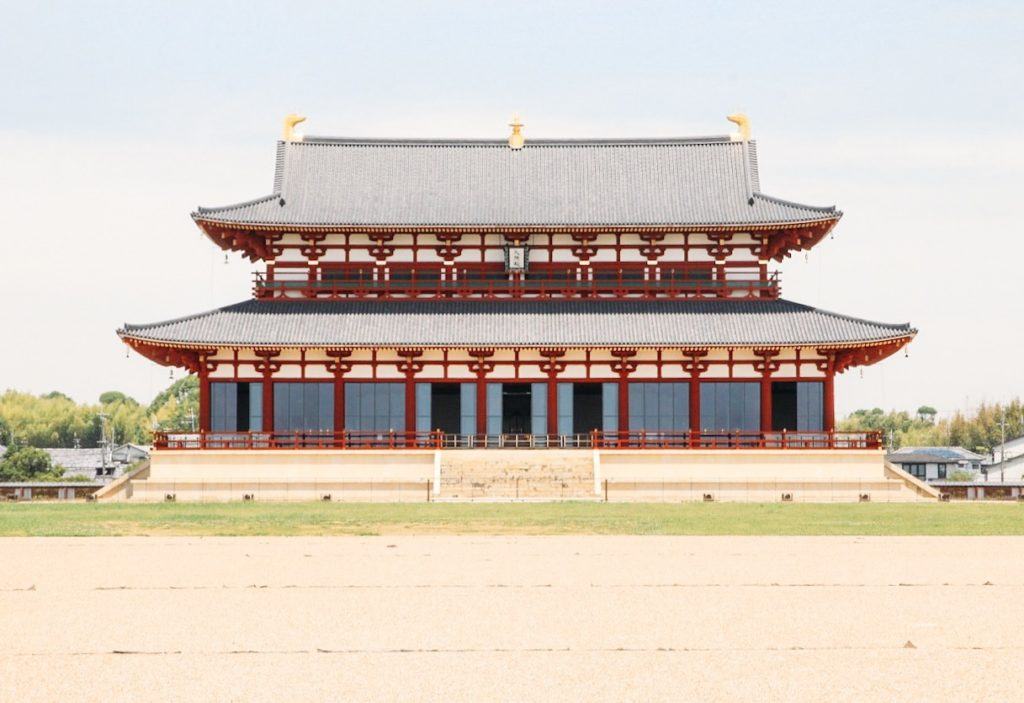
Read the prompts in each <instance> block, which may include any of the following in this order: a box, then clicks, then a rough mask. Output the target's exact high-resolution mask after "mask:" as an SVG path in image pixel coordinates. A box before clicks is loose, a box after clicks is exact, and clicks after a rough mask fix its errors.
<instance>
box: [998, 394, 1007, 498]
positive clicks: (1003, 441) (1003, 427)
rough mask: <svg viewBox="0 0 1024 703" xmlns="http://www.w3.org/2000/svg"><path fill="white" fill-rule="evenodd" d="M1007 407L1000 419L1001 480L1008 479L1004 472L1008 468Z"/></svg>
mask: <svg viewBox="0 0 1024 703" xmlns="http://www.w3.org/2000/svg"><path fill="white" fill-rule="evenodd" d="M1005 467H1006V408H1003V417H1002V419H1001V420H1000V421H999V481H1000V483H1001V482H1003V481H1005V480H1006V479H1005V478H1004V476H1003V472H1004V471H1005V470H1006V468H1005Z"/></svg>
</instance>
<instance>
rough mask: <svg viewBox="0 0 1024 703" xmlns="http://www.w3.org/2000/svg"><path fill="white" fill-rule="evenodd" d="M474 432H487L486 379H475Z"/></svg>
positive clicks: (481, 377)
mask: <svg viewBox="0 0 1024 703" xmlns="http://www.w3.org/2000/svg"><path fill="white" fill-rule="evenodd" d="M476 433H477V434H487V380H486V379H485V378H484V377H483V376H480V377H478V378H477V379H476Z"/></svg>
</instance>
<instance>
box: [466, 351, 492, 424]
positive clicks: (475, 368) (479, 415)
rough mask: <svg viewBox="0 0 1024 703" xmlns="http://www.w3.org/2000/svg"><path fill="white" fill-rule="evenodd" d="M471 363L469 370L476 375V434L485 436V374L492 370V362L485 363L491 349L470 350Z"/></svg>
mask: <svg viewBox="0 0 1024 703" xmlns="http://www.w3.org/2000/svg"><path fill="white" fill-rule="evenodd" d="M469 355H470V356H471V357H473V362H472V363H470V365H469V370H470V371H472V372H473V373H475V374H476V433H477V434H481V435H482V434H487V374H488V373H490V372H491V371H493V370H494V362H493V361H487V359H488V358H490V357H491V356H493V355H494V350H493V349H470V350H469Z"/></svg>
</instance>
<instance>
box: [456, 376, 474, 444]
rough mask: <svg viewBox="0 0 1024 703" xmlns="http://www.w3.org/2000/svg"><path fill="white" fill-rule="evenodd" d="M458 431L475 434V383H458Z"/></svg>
mask: <svg viewBox="0 0 1024 703" xmlns="http://www.w3.org/2000/svg"><path fill="white" fill-rule="evenodd" d="M459 396H460V397H459V413H460V415H459V431H460V432H461V433H462V434H476V384H475V383H460V384H459Z"/></svg>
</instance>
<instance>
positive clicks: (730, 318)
mask: <svg viewBox="0 0 1024 703" xmlns="http://www.w3.org/2000/svg"><path fill="white" fill-rule="evenodd" d="M914 332H915V330H913V329H911V327H910V326H909V325H906V324H901V325H893V324H884V323H880V322H870V321H867V320H861V319H857V318H853V317H847V316H844V315H838V314H836V313H831V312H826V311H823V310H818V309H816V308H812V307H808V306H806V305H801V304H799V303H792V302H789V301H786V300H758V301H738V300H737V301H733V300H646V301H645V300H627V301H614V300H559V301H555V300H548V301H524V300H501V301H484V300H466V301H365V300H359V301H272V300H271V301H260V300H247V301H245V302H242V303H238V304H235V305H229V306H227V307H223V308H220V309H217V310H212V311H210V312H205V313H200V314H198V315H191V316H189V317H183V318H180V319H177V320H170V321H167V322H158V323H153V324H145V325H131V324H126V325H125V326H124V328H123V329H121V330H119V334H121V335H122V336H127V337H132V338H136V339H140V340H148V341H153V342H167V343H172V344H174V343H177V344H192V345H210V346H217V345H224V346H236V345H237V346H249V345H268V346H291V347H318V346H357V347H358V346H384V347H386V346H411V347H439V346H477V345H480V346H505V347H516V346H593V347H608V346H630V345H637V346H689V345H694V346H759V345H772V344H786V345H802V344H843V343H851V342H869V341H877V340H883V339H893V338H899V337H905V336H908V335H911V334H914Z"/></svg>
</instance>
